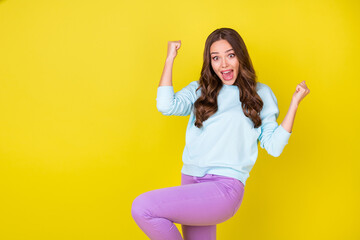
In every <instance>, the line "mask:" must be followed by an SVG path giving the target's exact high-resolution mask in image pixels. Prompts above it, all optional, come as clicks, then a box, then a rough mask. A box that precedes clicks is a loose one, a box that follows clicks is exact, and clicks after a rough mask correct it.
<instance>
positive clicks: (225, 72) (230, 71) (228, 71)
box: [223, 71, 231, 73]
mask: <svg viewBox="0 0 360 240" xmlns="http://www.w3.org/2000/svg"><path fill="white" fill-rule="evenodd" d="M229 72H231V71H226V72H223V73H229Z"/></svg>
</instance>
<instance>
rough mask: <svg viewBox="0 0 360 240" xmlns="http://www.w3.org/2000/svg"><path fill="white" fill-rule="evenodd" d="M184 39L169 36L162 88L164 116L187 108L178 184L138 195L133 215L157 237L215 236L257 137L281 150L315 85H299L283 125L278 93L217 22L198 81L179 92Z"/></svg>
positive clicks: (272, 150)
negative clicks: (177, 64) (176, 72)
mask: <svg viewBox="0 0 360 240" xmlns="http://www.w3.org/2000/svg"><path fill="white" fill-rule="evenodd" d="M180 45H181V42H180V41H170V42H168V54H167V59H166V62H165V67H164V70H163V74H162V76H161V80H160V84H159V87H158V89H157V99H156V100H157V108H158V110H159V111H160V112H162V114H164V115H178V116H187V115H190V119H189V123H188V125H187V130H186V145H185V149H184V152H183V156H182V158H183V167H182V170H181V174H182V178H181V186H175V187H170V188H163V189H157V190H153V191H149V192H145V193H143V194H141V195H140V196H138V197H137V198H136V199H135V200H134V201H133V204H132V216H133V218H134V220H135V222H136V223H137V224H138V226H139V227H140V228H141V230H142V231H144V233H145V234H146V235H147V236H148V237H149V238H150V239H152V240H180V239H183V238H182V236H181V234H180V232H179V231H178V229H177V228H176V226H175V225H174V223H179V224H181V225H182V232H183V237H184V239H185V240H213V239H216V224H219V223H221V222H224V221H226V220H227V219H229V218H231V217H232V216H233V215H234V214H235V213H236V211H237V210H238V208H239V207H240V205H241V202H242V199H243V195H244V187H245V182H246V179H247V178H248V177H249V172H250V170H251V169H252V167H253V166H254V164H255V161H256V159H257V155H258V143H259V142H260V146H261V147H262V148H265V149H266V151H267V152H268V153H269V154H270V155H272V156H274V157H277V156H279V155H280V154H281V152H282V151H283V149H284V147H285V145H286V144H287V143H288V140H289V138H290V135H291V133H292V126H293V123H294V118H295V113H296V111H297V108H298V105H299V103H300V101H301V100H302V99H303V98H304V97H305V96H306V95H307V94H308V93H309V92H310V91H309V89H308V88H307V86H306V85H305V81H303V82H301V83H300V84H299V85H297V86H296V91H295V93H294V94H293V97H292V100H291V104H290V108H289V110H288V113H287V114H286V116H285V118H284V120H283V122H282V123H281V124H280V125H278V124H277V122H276V119H277V118H278V115H279V109H278V105H277V99H276V97H275V95H274V93H273V92H272V90H271V89H270V87H268V86H267V85H265V84H263V83H260V82H256V74H255V71H254V68H253V66H252V63H251V60H250V57H249V54H248V51H247V48H246V46H245V43H244V41H243V39H242V38H241V36H240V35H239V34H238V33H237V32H236V31H235V30H233V29H230V28H220V29H216V30H215V31H213V32H212V33H211V34H210V35H209V36H208V38H207V40H206V43H205V50H204V62H203V67H202V70H201V77H200V79H199V81H193V82H191V83H190V84H189V85H187V86H186V87H185V88H183V89H182V90H180V91H178V92H177V93H176V94H175V93H174V89H173V86H172V66H173V63H174V59H175V57H176V55H177V51H178V50H179V48H180Z"/></svg>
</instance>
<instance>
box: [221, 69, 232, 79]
mask: <svg viewBox="0 0 360 240" xmlns="http://www.w3.org/2000/svg"><path fill="white" fill-rule="evenodd" d="M221 74H222V76H223V78H224V80H231V79H233V77H234V71H233V70H226V71H222V72H221Z"/></svg>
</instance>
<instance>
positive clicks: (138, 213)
mask: <svg viewBox="0 0 360 240" xmlns="http://www.w3.org/2000/svg"><path fill="white" fill-rule="evenodd" d="M148 205H149V199H147V197H146V196H145V195H144V194H141V195H139V196H137V197H136V198H135V199H134V201H133V202H132V206H131V215H132V216H133V218H134V219H135V220H136V219H138V218H148V217H150V214H151V212H150V209H149V206H148Z"/></svg>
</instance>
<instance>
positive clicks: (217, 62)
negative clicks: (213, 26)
mask: <svg viewBox="0 0 360 240" xmlns="http://www.w3.org/2000/svg"><path fill="white" fill-rule="evenodd" d="M210 57H211V66H212V68H213V70H214V72H215V73H216V75H218V77H219V78H220V79H221V81H222V82H223V83H224V84H226V85H233V84H234V82H235V80H236V78H237V75H238V73H239V60H238V58H237V56H235V51H234V50H233V49H232V47H231V45H230V43H229V42H228V41H226V40H223V39H222V40H218V41H216V42H214V43H213V44H212V45H211V46H210Z"/></svg>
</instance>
